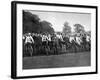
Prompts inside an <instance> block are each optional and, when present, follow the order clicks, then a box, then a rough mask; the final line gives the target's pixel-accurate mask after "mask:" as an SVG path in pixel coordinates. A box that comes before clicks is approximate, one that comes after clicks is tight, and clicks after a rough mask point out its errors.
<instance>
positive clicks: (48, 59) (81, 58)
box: [23, 52, 91, 69]
mask: <svg viewBox="0 0 100 80" xmlns="http://www.w3.org/2000/svg"><path fill="white" fill-rule="evenodd" d="M90 60H91V58H90V52H81V53H69V54H62V55H49V56H34V57H24V58H23V69H36V68H37V69H39V68H56V67H79V66H90V63H91V61H90Z"/></svg>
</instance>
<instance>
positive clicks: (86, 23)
mask: <svg viewBox="0 0 100 80" xmlns="http://www.w3.org/2000/svg"><path fill="white" fill-rule="evenodd" d="M11 9H12V33H11V35H12V53H11V54H12V55H11V63H12V64H11V75H12V78H14V79H18V78H36V77H50V76H67V75H80V74H96V73H97V6H88V5H69V4H53V3H37V2H20V1H13V2H12V7H11Z"/></svg>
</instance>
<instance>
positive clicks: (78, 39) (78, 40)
mask: <svg viewBox="0 0 100 80" xmlns="http://www.w3.org/2000/svg"><path fill="white" fill-rule="evenodd" d="M76 42H77V43H78V44H79V45H80V44H81V42H82V40H81V38H80V37H76Z"/></svg>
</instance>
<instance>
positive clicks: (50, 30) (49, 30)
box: [40, 21, 54, 34]
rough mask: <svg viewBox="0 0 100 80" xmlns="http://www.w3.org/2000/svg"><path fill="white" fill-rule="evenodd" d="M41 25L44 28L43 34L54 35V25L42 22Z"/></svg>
mask: <svg viewBox="0 0 100 80" xmlns="http://www.w3.org/2000/svg"><path fill="white" fill-rule="evenodd" d="M40 24H41V27H42V32H45V33H50V34H52V33H54V29H53V28H52V24H51V23H50V22H48V21H41V22H40Z"/></svg>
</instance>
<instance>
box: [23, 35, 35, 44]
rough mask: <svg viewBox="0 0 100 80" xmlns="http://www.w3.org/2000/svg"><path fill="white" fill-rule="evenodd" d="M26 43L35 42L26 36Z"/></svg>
mask: <svg viewBox="0 0 100 80" xmlns="http://www.w3.org/2000/svg"><path fill="white" fill-rule="evenodd" d="M25 43H34V40H33V38H32V37H31V36H26V40H25Z"/></svg>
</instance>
